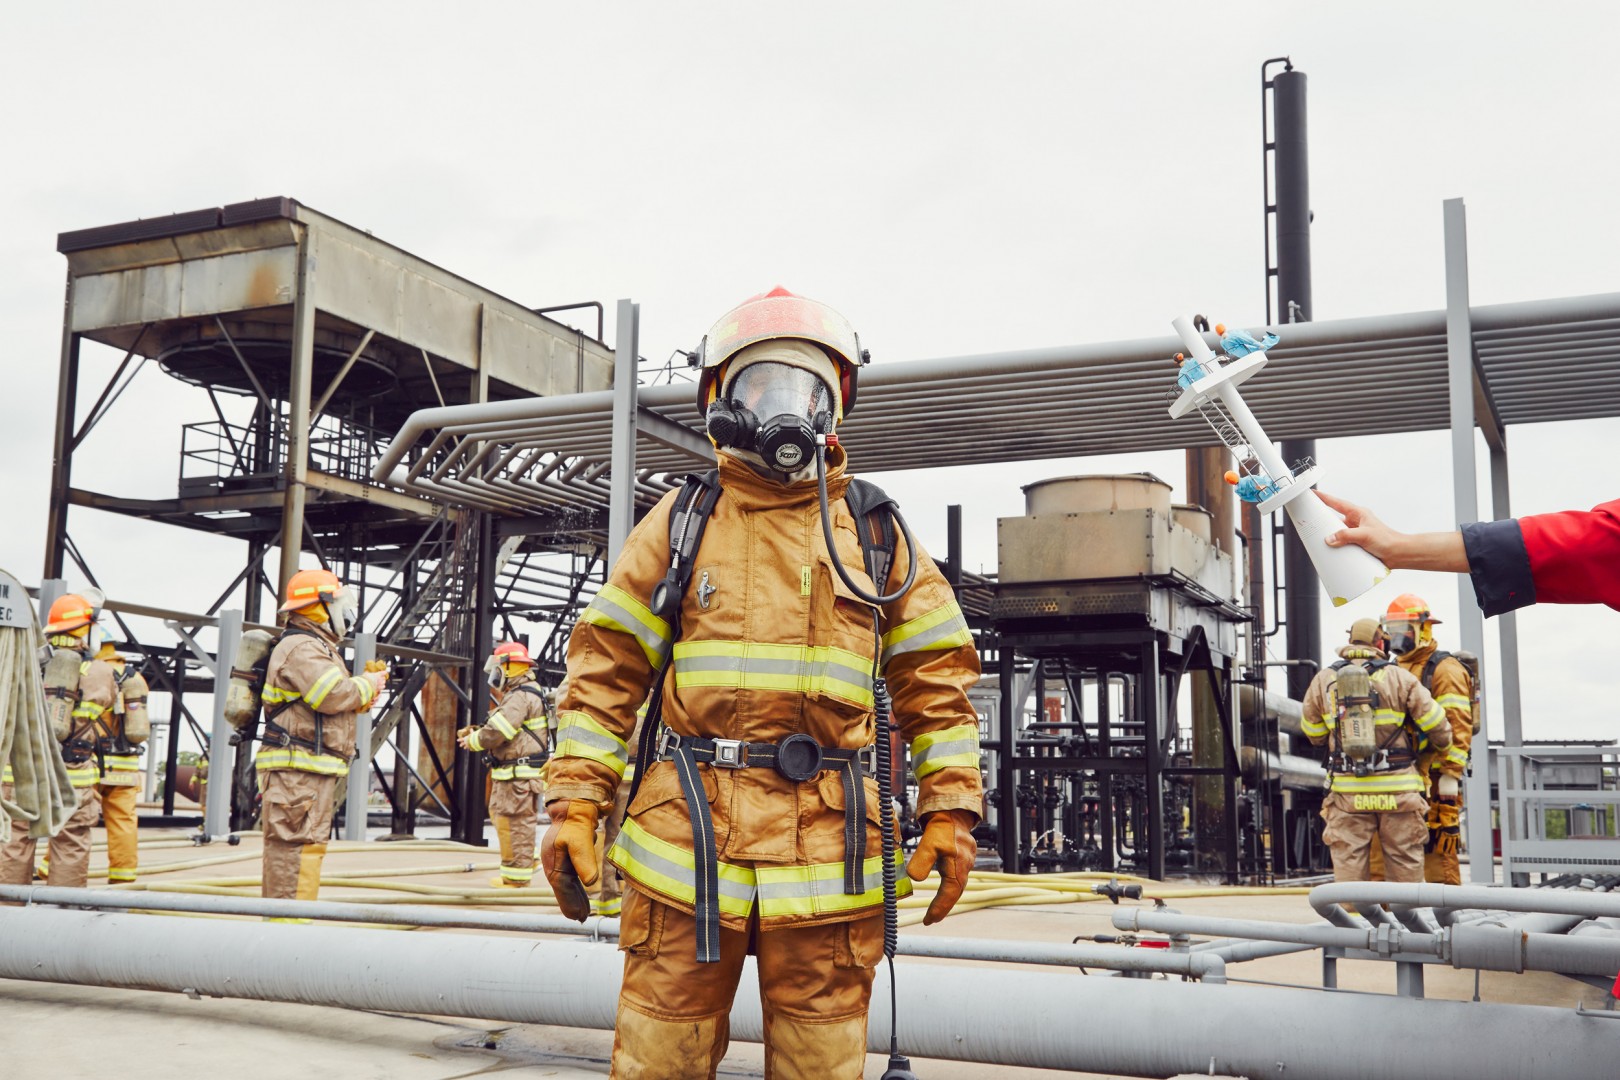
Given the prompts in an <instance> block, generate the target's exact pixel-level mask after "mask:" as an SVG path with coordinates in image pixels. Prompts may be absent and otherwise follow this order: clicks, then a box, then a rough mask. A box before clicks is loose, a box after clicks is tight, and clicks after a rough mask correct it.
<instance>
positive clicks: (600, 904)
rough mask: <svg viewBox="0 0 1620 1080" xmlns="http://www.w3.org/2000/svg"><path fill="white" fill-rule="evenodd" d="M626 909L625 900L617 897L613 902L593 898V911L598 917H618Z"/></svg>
mask: <svg viewBox="0 0 1620 1080" xmlns="http://www.w3.org/2000/svg"><path fill="white" fill-rule="evenodd" d="M623 907H624V898H623V897H621V896H615V897H614V898H613V899H611V900H602V899H600V898H598V897H594V896H593V897H591V911H592V912H593V913H595V914H597V915H617V914H618V913H619V912H620V910H622V909H623Z"/></svg>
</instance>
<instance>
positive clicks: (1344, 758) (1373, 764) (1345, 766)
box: [1327, 750, 1417, 776]
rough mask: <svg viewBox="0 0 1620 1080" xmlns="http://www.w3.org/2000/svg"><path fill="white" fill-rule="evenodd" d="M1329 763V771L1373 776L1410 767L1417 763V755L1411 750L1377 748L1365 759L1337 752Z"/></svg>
mask: <svg viewBox="0 0 1620 1080" xmlns="http://www.w3.org/2000/svg"><path fill="white" fill-rule="evenodd" d="M1327 764H1328V771H1329V772H1334V773H1344V774H1346V775H1349V776H1371V775H1373V774H1376V773H1387V772H1398V771H1400V770H1401V769H1406V768H1410V767H1411V766H1413V765H1415V764H1417V755H1416V754H1414V753H1412V752H1411V751H1410V750H1393V751H1392V750H1375V751H1374V752H1373V755H1372V756H1371V757H1369V758H1367V759H1366V760H1365V761H1355V760H1352V759H1351V758H1350V756H1349V755H1348V754H1337V755H1335V756H1333V757H1331V758H1329V759H1328V763H1327Z"/></svg>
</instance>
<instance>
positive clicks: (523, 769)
mask: <svg viewBox="0 0 1620 1080" xmlns="http://www.w3.org/2000/svg"><path fill="white" fill-rule="evenodd" d="M543 768H545V766H544V765H527V764H523V763H521V762H520V763H518V764H515V765H497V766H495V767H494V768H493V769H491V770H489V775H490V776H492V777H494V778H495V779H497V780H533V779H535V778H537V777H539V776H541V775H542V773H541V771H540V770H541V769H543Z"/></svg>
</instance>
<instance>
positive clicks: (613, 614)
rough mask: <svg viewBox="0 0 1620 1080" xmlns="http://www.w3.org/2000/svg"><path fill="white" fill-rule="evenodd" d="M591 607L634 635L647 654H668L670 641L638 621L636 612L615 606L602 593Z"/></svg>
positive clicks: (593, 600) (598, 594) (591, 603)
mask: <svg viewBox="0 0 1620 1080" xmlns="http://www.w3.org/2000/svg"><path fill="white" fill-rule="evenodd" d="M589 606H590V607H593V608H595V609H596V610H597V611H600V612H601V613H602V614H604V615H606V616H607V617H608V618H610V619H612V620H613V621H614V622H616V623H618V624H619V625H620V626H622V627H624V628H625V629H626V630H628V631H630V633H632V634H634V635H635V637H636V640H637V641H639V642H641V647H642V649H643V650H645V651H646V652H647V653H649V654H652V655H656V656H664V655H666V654H668V652H669V641H668V640H667V639H665V638H663V637H660V636H659V634H658V633H657V631H655V630H653V629H652V628H651V627H649V626H648V625H647V624H646V623H644V622H642V621H641V620H640V619H638V618H637V617H636V615H635V613H634V612H631V611H628V610H626V609H625V608H623V607H621V606H619V605H618V604H615V603H614V602H613V601H612V600H609V599H608V598H607V597H605V596H603V595H602V594H601V593H597V594H596V596H595V598H593V599H592V600H591V602H590V604H589Z"/></svg>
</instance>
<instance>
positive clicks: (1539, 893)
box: [1309, 881, 1620, 919]
mask: <svg viewBox="0 0 1620 1080" xmlns="http://www.w3.org/2000/svg"><path fill="white" fill-rule="evenodd" d="M1309 899H1310V902H1311V907H1313V908H1315V909H1316V910H1317V912H1318V913H1321V912H1323V911H1324V910H1325V909H1326V908H1327V906H1328V905H1330V904H1340V905H1343V904H1354V905H1355V906H1356V909H1357V910H1365V909H1366V906H1367V905H1372V904H1402V905H1405V906H1407V907H1432V908H1434V909H1435V910H1436V911H1440V910H1441V909H1449V910H1458V909H1461V908H1482V909H1484V910H1487V911H1493V910H1494V911H1524V912H1545V913H1547V914H1550V915H1579V916H1581V917H1583V918H1587V919H1598V918H1603V917H1605V916H1608V917H1617V916H1620V895H1616V894H1615V893H1612V892H1596V891H1588V890H1583V889H1507V888H1500V887H1497V886H1494V885H1430V884H1415V883H1409V882H1392V881H1335V882H1333V883H1331V884H1328V885H1318V886H1317V887H1316V888H1314V889H1312V890H1311V894H1310V897H1309ZM1324 917H1325V916H1324Z"/></svg>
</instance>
